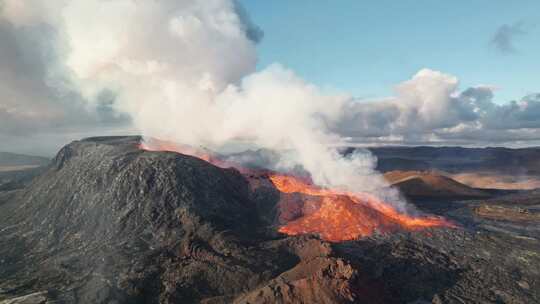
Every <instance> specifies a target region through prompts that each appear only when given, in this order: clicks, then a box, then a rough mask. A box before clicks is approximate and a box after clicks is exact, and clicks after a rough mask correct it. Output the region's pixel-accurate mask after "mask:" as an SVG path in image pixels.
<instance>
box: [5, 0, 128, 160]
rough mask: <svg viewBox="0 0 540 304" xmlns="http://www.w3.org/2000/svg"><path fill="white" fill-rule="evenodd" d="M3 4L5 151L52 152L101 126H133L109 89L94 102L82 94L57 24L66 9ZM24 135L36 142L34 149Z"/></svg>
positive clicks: (34, 3) (38, 4)
mask: <svg viewBox="0 0 540 304" xmlns="http://www.w3.org/2000/svg"><path fill="white" fill-rule="evenodd" d="M55 3H56V2H55ZM60 3H61V2H60V1H58V3H57V4H60ZM0 4H1V6H0V9H1V14H0V41H1V43H0V141H1V142H2V146H1V147H0V148H1V150H4V151H5V150H10V149H12V148H16V149H17V150H22V151H24V152H27V153H44V154H50V153H52V152H53V150H56V149H57V148H58V145H59V144H61V143H65V142H66V141H67V140H72V139H76V137H77V136H80V135H83V134H87V131H88V130H89V129H96V126H97V125H100V126H101V127H100V131H104V132H108V128H107V126H111V127H113V126H114V128H118V127H119V126H125V125H126V124H127V122H128V121H129V118H128V116H127V115H122V114H119V113H117V112H115V111H114V109H113V108H112V103H113V99H111V98H110V95H109V96H108V95H107V94H105V92H104V93H103V94H101V95H99V96H97V98H96V100H95V102H94V103H92V104H88V103H87V102H86V101H85V100H84V99H83V98H82V96H81V95H80V93H79V90H78V87H77V85H76V84H74V83H73V81H72V79H71V77H70V71H69V69H68V68H67V67H66V66H65V63H64V58H65V57H64V53H66V52H67V48H68V45H66V41H65V40H64V39H63V37H62V36H61V33H60V32H59V27H58V26H57V24H56V23H54V22H52V21H53V20H59V19H58V18H57V16H55V15H54V14H55V13H56V12H59V11H60V10H58V11H57V10H56V9H55V6H54V5H51V4H49V3H46V2H44V1H3V2H0ZM44 138H47V139H49V140H50V141H44V140H43V139H44ZM24 139H26V140H33V141H34V145H33V147H32V145H30V144H29V143H23V142H24ZM36 142H39V145H37V144H35V143H36ZM43 146H45V148H42V147H43Z"/></svg>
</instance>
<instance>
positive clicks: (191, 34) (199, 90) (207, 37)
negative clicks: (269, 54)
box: [4, 0, 403, 208]
mask: <svg viewBox="0 0 540 304" xmlns="http://www.w3.org/2000/svg"><path fill="white" fill-rule="evenodd" d="M36 3H39V4H40V6H39V7H41V8H42V9H40V10H39V11H42V12H46V13H39V12H36V10H35V7H37V6H35V5H34V4H36ZM4 10H5V15H6V16H7V18H9V19H11V21H12V22H13V23H14V24H19V26H27V25H31V24H35V23H46V24H49V25H50V26H52V27H54V28H56V29H57V31H58V33H59V35H60V36H61V37H62V38H63V39H62V41H64V42H65V43H66V44H67V45H68V47H67V48H66V49H69V51H68V52H66V53H67V55H66V65H67V67H68V68H70V70H71V71H73V75H72V78H73V82H74V83H77V84H78V85H79V87H80V88H81V91H82V92H83V95H85V97H86V98H87V99H88V100H96V99H98V97H99V96H100V94H103V93H104V92H113V93H114V94H115V97H116V99H115V100H116V101H115V107H116V109H117V110H120V111H122V112H126V113H129V114H130V115H131V116H132V118H133V122H134V124H135V125H136V127H137V128H139V129H140V131H141V132H142V133H143V135H144V136H146V137H152V138H159V139H163V140H167V141H171V142H177V143H183V144H187V145H191V146H194V147H200V146H203V147H207V148H209V149H212V150H215V151H220V150H223V149H224V148H225V147H230V146H231V145H233V146H234V147H243V148H246V147H249V148H255V149H261V148H262V149H268V150H272V151H274V152H276V153H278V155H279V156H280V157H279V159H278V161H277V162H276V163H275V164H274V166H273V168H270V169H273V170H279V171H288V170H292V169H294V168H298V167H300V168H302V169H303V170H305V171H307V172H309V174H310V175H311V178H312V179H313V181H314V182H315V183H316V184H318V185H320V186H326V187H333V188H336V189H341V190H343V191H366V192H370V193H377V195H378V196H379V197H382V198H383V199H384V200H385V201H389V202H393V203H395V204H399V201H400V200H399V195H398V193H397V191H395V190H393V189H391V188H389V187H388V185H387V184H386V182H385V181H384V179H383V178H382V177H381V175H380V174H378V173H376V171H375V170H374V166H375V162H376V161H375V159H374V158H373V157H372V156H371V155H370V154H368V153H367V152H362V153H356V154H353V155H350V156H348V157H343V156H342V155H341V154H340V153H339V152H338V151H337V150H336V149H335V148H334V147H335V146H336V145H339V144H341V143H342V142H344V140H343V139H342V138H340V136H339V135H337V134H335V133H333V132H332V131H331V130H332V128H333V127H334V126H335V125H336V124H337V123H338V122H339V121H340V119H341V118H342V117H343V115H344V114H345V113H344V112H345V109H346V108H347V107H346V105H347V104H349V103H350V102H351V100H352V99H351V97H350V96H340V95H328V94H324V93H323V92H322V91H321V90H320V89H319V88H317V87H316V86H314V85H311V84H309V83H306V82H305V81H304V80H302V79H301V78H299V77H298V76H296V75H295V73H294V72H293V71H291V70H289V69H287V68H285V67H283V66H281V65H279V64H274V65H272V66H270V67H268V68H266V69H264V70H262V71H259V72H256V69H255V68H256V61H257V55H256V41H257V39H258V38H260V30H258V29H257V28H256V27H255V26H254V25H253V24H252V23H251V21H250V20H249V19H248V18H247V16H246V15H245V13H242V12H243V10H242V9H241V8H240V7H239V4H238V3H237V2H236V1H233V0H182V1H178V0H162V1H133V0H117V1H104V0H88V1H75V0H72V1H69V0H64V1H37V0H36V1H28V2H21V1H19V0H5V1H4ZM96 16H97V17H96ZM94 18H97V19H98V21H96V20H93V19H94ZM89 24H91V26H89ZM257 34H259V35H257ZM401 207H403V206H401ZM401 207H400V208H401Z"/></svg>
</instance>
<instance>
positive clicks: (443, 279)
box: [0, 137, 540, 303]
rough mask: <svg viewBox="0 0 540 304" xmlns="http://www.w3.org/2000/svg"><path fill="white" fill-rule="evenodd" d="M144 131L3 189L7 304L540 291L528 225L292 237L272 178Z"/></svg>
mask: <svg viewBox="0 0 540 304" xmlns="http://www.w3.org/2000/svg"><path fill="white" fill-rule="evenodd" d="M139 140H140V139H139V138H138V137H115V138H92V139H87V140H83V141H77V142H74V143H72V144H70V145H68V146H66V147H64V148H63V149H62V150H61V151H60V152H59V153H58V155H57V156H56V158H55V159H54V161H53V162H52V164H51V165H50V166H49V168H48V169H47V170H46V171H45V172H44V173H43V174H41V175H40V176H38V177H37V178H35V179H33V180H32V182H31V183H30V184H29V185H28V186H26V187H24V188H22V189H19V190H15V191H0V257H1V258H0V303H2V302H1V301H2V300H7V299H12V300H13V299H15V298H18V297H19V299H20V300H21V301H27V302H26V303H31V302H28V301H29V300H28V299H32V298H33V299H37V300H36V301H40V302H39V303H45V302H48V303H411V302H413V303H424V302H426V301H427V302H433V303H464V302H475V303H478V302H484V303H501V302H506V303H535V302H538V301H540V297H539V296H540V295H539V290H540V256H539V255H538V252H539V250H540V246H539V243H538V239H536V238H534V237H528V238H520V237H518V236H519V234H516V235H508V234H507V233H502V232H492V231H485V230H482V229H481V228H478V227H477V226H475V225H473V224H474V223H471V224H470V225H469V224H468V223H461V224H462V227H461V228H458V229H446V228H440V229H428V230H424V231H419V232H414V233H406V232H403V233H400V232H398V233H395V234H385V235H374V236H372V237H368V238H364V239H361V240H357V241H350V242H343V243H328V242H325V241H322V240H320V239H319V238H317V237H316V236H311V235H300V236H295V237H287V236H285V235H281V234H279V233H277V227H276V222H275V219H276V212H277V211H276V203H277V202H278V200H279V198H280V196H281V195H282V194H281V193H279V191H277V190H276V189H275V188H273V187H272V186H271V185H270V184H269V183H265V182H264V181H262V182H261V183H260V184H261V185H262V186H261V187H258V188H257V189H256V190H254V189H252V188H250V185H249V183H248V181H247V180H246V179H245V177H244V176H242V175H241V174H240V173H238V172H237V171H236V170H234V169H221V168H218V167H215V166H213V165H211V164H209V163H207V162H205V161H202V160H200V159H197V158H194V157H190V156H185V155H181V154H178V153H172V152H148V151H142V150H140V149H138V142H139ZM453 219H454V220H456V221H459V219H460V218H459V214H457V213H456V216H454V217H453ZM529 224H530V223H529ZM501 248H505V250H504V251H503V250H501ZM20 297H23V298H20ZM24 297H26V298H24ZM44 298H45V299H46V300H44ZM6 303H7V302H6ZM19 303H25V302H19ZM36 303H37V302H36Z"/></svg>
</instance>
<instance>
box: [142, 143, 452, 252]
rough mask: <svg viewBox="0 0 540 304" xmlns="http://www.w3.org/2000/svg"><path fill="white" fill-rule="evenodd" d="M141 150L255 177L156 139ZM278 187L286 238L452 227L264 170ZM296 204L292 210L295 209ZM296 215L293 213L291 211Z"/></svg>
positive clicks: (342, 237) (206, 155) (331, 237)
mask: <svg viewBox="0 0 540 304" xmlns="http://www.w3.org/2000/svg"><path fill="white" fill-rule="evenodd" d="M140 148H141V149H143V150H149V151H171V152H178V153H182V154H187V155H191V156H195V157H198V158H200V159H203V160H205V161H207V162H210V163H212V164H214V165H216V166H218V167H222V168H229V167H235V168H236V169H238V170H239V171H240V172H242V173H244V174H245V175H246V177H247V178H248V179H250V178H251V174H252V173H253V170H249V169H245V168H242V167H240V166H237V165H236V164H232V163H228V162H226V161H223V160H220V159H219V158H217V157H214V156H212V155H211V154H210V153H206V152H202V151H201V150H197V149H194V148H192V147H189V146H181V145H177V144H174V143H168V142H164V141H158V140H152V141H150V142H148V143H141V145H140ZM258 175H264V176H265V177H267V178H268V179H269V180H270V182H271V183H272V184H273V185H274V187H275V188H276V189H277V190H279V191H280V192H281V193H282V195H281V196H282V198H281V200H280V202H279V204H278V209H279V210H280V212H281V214H280V220H281V221H282V222H284V223H283V225H282V226H281V227H280V228H279V232H282V233H285V234H288V235H298V234H306V233H314V234H318V235H319V236H320V237H321V238H323V239H325V240H327V241H331V242H341V241H347V240H354V239H358V238H362V237H366V236H370V235H372V234H373V233H374V232H380V233H388V232H392V231H396V230H398V229H405V230H410V231H413V230H419V229H423V228H427V227H443V226H446V227H454V225H453V224H452V223H450V222H448V221H446V220H445V219H443V218H440V217H435V216H421V217H415V216H411V215H407V214H403V213H399V212H398V211H397V210H396V209H394V208H393V207H392V206H390V205H389V204H387V203H385V202H383V201H381V200H379V199H378V198H376V197H375V196H373V195H370V194H368V193H352V192H345V191H339V190H333V189H326V188H321V187H318V186H315V185H313V184H312V183H310V182H309V181H308V180H306V179H303V178H300V177H295V176H291V175H284V174H279V173H275V172H270V171H265V172H264V174H260V172H259V174H258ZM294 194H298V195H301V196H302V198H303V199H302V200H300V201H299V200H293V201H292V202H291V200H288V199H287V195H294ZM291 204H294V206H291ZM290 210H293V211H295V214H292V215H291V214H287V213H288V212H289V213H290Z"/></svg>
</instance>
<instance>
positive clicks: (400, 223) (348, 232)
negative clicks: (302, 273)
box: [269, 174, 454, 242]
mask: <svg viewBox="0 0 540 304" xmlns="http://www.w3.org/2000/svg"><path fill="white" fill-rule="evenodd" d="M269 178H270V180H271V181H272V183H273V184H274V185H275V187H276V188H277V189H278V190H279V191H281V192H282V193H300V194H304V195H307V196H311V197H314V198H318V199H320V207H319V208H318V210H317V211H315V212H313V213H311V214H306V215H304V216H301V217H300V218H298V219H295V220H293V221H290V222H288V223H287V224H285V225H284V226H282V227H281V228H280V229H279V231H280V232H282V233H285V234H289V235H298V234H305V233H315V234H318V235H320V236H321V238H323V239H325V240H327V241H332V242H340V241H347V240H354V239H358V238H362V237H366V236H370V235H372V234H373V233H374V232H375V231H378V232H381V233H387V232H391V231H395V230H398V229H400V228H401V229H406V230H419V229H423V228H427V227H440V226H447V227H453V226H454V225H453V224H451V223H450V222H448V221H446V220H444V219H442V218H440V217H434V216H428V217H413V216H410V215H406V214H401V213H399V212H398V211H396V210H395V209H394V208H392V207H391V206H390V205H388V204H386V203H384V202H382V201H381V200H379V199H377V198H376V197H375V196H373V195H370V194H367V193H350V192H344V191H338V190H332V189H324V188H320V187H317V186H315V185H312V184H310V183H308V182H306V181H304V180H302V179H299V178H296V177H294V176H289V175H280V174H273V175H270V177H269Z"/></svg>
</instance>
